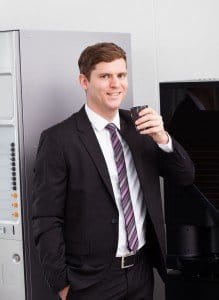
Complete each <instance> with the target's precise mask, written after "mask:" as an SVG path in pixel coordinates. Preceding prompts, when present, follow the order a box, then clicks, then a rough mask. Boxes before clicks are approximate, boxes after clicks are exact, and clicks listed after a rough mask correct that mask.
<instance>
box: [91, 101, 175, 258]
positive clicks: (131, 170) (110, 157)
mask: <svg viewBox="0 0 219 300" xmlns="http://www.w3.org/2000/svg"><path fill="white" fill-rule="evenodd" d="M85 111H86V113H87V116H88V119H89V120H90V122H91V124H92V127H93V129H94V132H95V134H96V137H97V140H98V142H99V144H100V148H101V150H102V152H103V156H104V158H105V161H106V165H107V168H108V172H109V175H110V179H111V183H112V187H113V192H114V196H115V201H116V205H117V208H118V211H119V238H118V246H117V252H116V256H118V257H120V256H123V255H125V254H128V253H129V250H128V248H127V237H126V229H125V220H124V214H123V209H122V206H121V196H120V189H119V182H118V173H117V168H116V163H115V159H114V150H113V147H112V144H111V138H110V133H109V131H108V130H107V129H106V128H105V127H106V125H107V124H109V122H108V121H107V120H106V119H104V118H103V117H101V116H100V115H98V114H97V113H95V112H94V111H93V110H91V109H90V108H89V107H88V105H87V104H86V105H85ZM110 123H113V124H115V125H116V127H117V128H118V129H120V119H119V112H117V113H116V115H115V118H114V119H113V120H112V121H111V122H110ZM117 134H118V137H119V140H120V142H121V144H122V148H123V152H124V157H125V163H126V169H127V177H128V184H129V191H130V196H131V201H132V206H133V210H134V215H135V222H136V227H137V234H138V241H139V244H138V249H140V248H141V247H142V246H143V245H144V244H145V243H146V240H145V230H146V228H145V225H146V224H145V217H146V203H145V201H143V193H142V190H141V187H140V183H139V179H138V175H137V172H136V169H135V165H134V160H133V158H132V154H131V151H130V150H129V147H128V145H127V143H126V142H125V141H124V140H123V139H122V137H121V135H120V134H119V132H118V131H117ZM170 143H171V139H170V138H169V146H168V147H166V146H167V145H165V149H164V151H167V152H170V151H171V144H170ZM162 146H163V145H162ZM162 146H161V148H162ZM159 147H160V145H159Z"/></svg>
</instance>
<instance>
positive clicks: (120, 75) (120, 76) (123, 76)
mask: <svg viewBox="0 0 219 300" xmlns="http://www.w3.org/2000/svg"><path fill="white" fill-rule="evenodd" d="M118 77H119V78H126V74H124V73H122V74H119V75H118Z"/></svg>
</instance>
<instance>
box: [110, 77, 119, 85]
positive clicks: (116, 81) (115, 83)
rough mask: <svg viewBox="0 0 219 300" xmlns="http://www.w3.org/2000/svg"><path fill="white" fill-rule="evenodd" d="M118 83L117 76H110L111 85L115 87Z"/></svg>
mask: <svg viewBox="0 0 219 300" xmlns="http://www.w3.org/2000/svg"><path fill="white" fill-rule="evenodd" d="M119 84H120V81H119V78H118V77H117V76H112V77H111V80H110V85H111V86H112V87H117V86H119Z"/></svg>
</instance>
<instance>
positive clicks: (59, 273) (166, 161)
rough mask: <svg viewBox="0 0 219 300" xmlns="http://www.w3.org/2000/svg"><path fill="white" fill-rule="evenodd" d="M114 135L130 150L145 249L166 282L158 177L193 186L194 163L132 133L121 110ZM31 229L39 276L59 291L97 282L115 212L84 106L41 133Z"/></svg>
mask: <svg viewBox="0 0 219 300" xmlns="http://www.w3.org/2000/svg"><path fill="white" fill-rule="evenodd" d="M120 122H121V130H120V133H121V135H122V137H123V138H124V139H125V141H126V142H127V144H128V145H129V148H130V151H131V153H132V156H133V160H134V163H135V166H136V170H137V173H138V176H139V181H140V184H141V188H142V191H143V195H144V201H146V205H147V219H148V220H147V230H146V232H147V236H146V239H147V245H148V247H150V248H151V249H152V257H151V260H152V262H153V266H155V267H157V268H158V271H159V273H160V274H161V276H163V277H164V276H165V240H164V228H163V215H162V205H161V195H160V182H159V176H165V177H166V178H168V179H169V180H172V181H173V182H175V183H176V184H180V185H187V184H190V183H191V182H192V181H193V175H194V172H193V164H192V162H191V160H190V159H189V157H188V155H187V153H186V152H185V151H184V150H183V148H182V147H181V146H180V145H179V144H178V143H177V142H176V141H174V140H173V147H174V152H172V153H165V152H164V151H162V150H160V149H159V147H158V146H157V145H156V143H154V142H153V140H152V139H151V138H150V137H148V136H142V135H140V134H138V133H137V132H136V129H135V126H134V125H133V123H132V120H131V118H130V116H129V112H127V111H124V110H120ZM33 195H34V197H33V201H34V203H33V231H34V237H35V243H36V246H37V248H38V251H39V255H40V260H41V263H42V266H43V269H44V273H45V277H46V280H47V282H48V283H49V285H50V286H51V287H52V288H53V289H54V290H55V291H59V290H61V289H62V288H64V287H65V286H66V285H68V284H69V283H71V285H72V288H74V289H83V288H85V287H88V286H91V285H93V284H94V283H96V282H98V281H99V280H101V279H102V278H103V277H104V274H105V273H106V272H107V270H108V267H109V266H110V263H111V261H112V259H113V258H114V257H115V254H116V250H117V243H118V210H117V207H116V203H115V199H114V194H113V189H112V185H111V181H110V177H109V173H108V170H107V166H106V163H105V160H104V156H103V154H102V151H101V148H100V146H99V144H98V141H97V138H96V135H95V133H94V131H93V129H92V126H91V124H90V122H89V120H88V118H87V115H86V113H85V110H84V107H83V108H82V109H81V110H80V111H79V112H78V113H76V114H74V115H72V116H71V117H70V118H68V119H67V120H65V121H63V122H62V123H60V124H57V125H55V126H54V127H52V128H49V129H47V130H46V131H44V132H43V133H42V135H41V139H40V143H39V149H38V153H37V158H36V164H35V180H34V193H33Z"/></svg>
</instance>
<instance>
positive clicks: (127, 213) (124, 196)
mask: <svg viewBox="0 0 219 300" xmlns="http://www.w3.org/2000/svg"><path fill="white" fill-rule="evenodd" d="M106 129H108V130H109V132H110V137H111V142H112V146H113V150H114V158H115V162H116V167H117V172H118V180H119V188H120V194H121V204H122V208H123V213H124V218H125V225H126V233H127V241H128V249H129V250H131V251H136V250H137V249H138V235H137V229H136V224H135V216H134V211H133V207H132V201H131V197H130V192H129V185H128V178H127V172H126V165H125V158H124V153H123V149H122V144H121V142H120V140H119V138H118V135H117V133H116V126H115V125H114V124H112V123H110V124H108V125H107V126H106Z"/></svg>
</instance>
